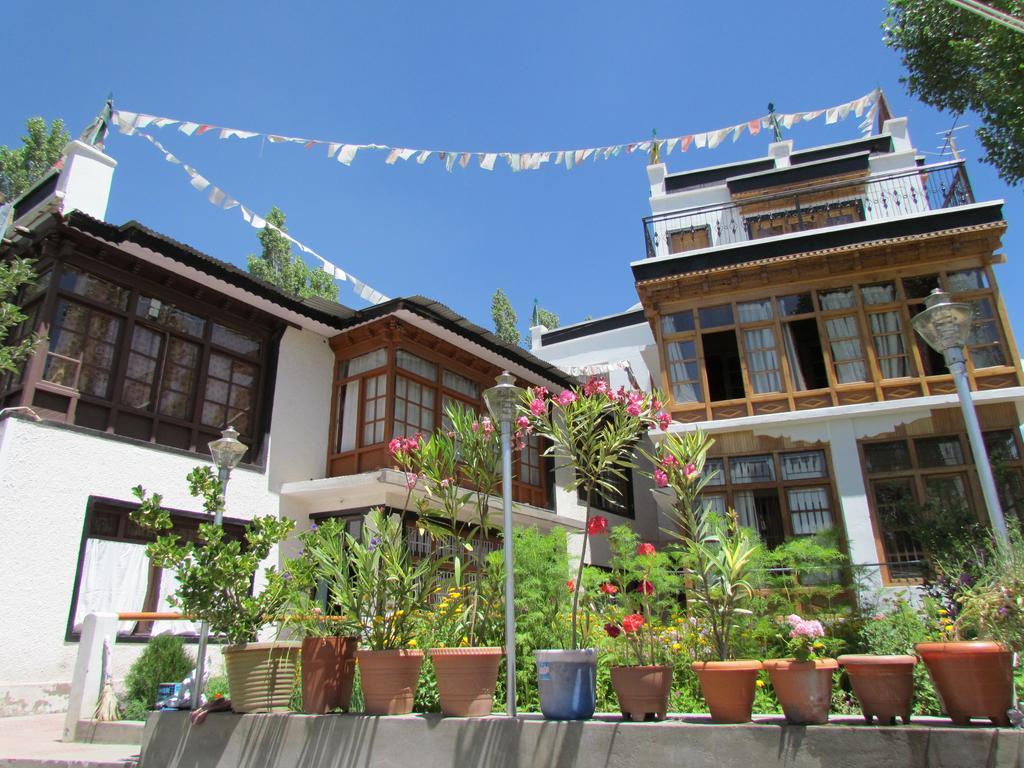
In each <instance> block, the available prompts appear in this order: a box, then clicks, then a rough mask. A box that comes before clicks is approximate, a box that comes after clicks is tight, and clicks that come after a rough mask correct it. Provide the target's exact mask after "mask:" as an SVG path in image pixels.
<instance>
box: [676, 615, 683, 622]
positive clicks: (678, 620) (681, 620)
mask: <svg viewBox="0 0 1024 768" xmlns="http://www.w3.org/2000/svg"><path fill="white" fill-rule="evenodd" d="M682 623H683V617H682V616H680V617H679V618H677V619H676V624H682Z"/></svg>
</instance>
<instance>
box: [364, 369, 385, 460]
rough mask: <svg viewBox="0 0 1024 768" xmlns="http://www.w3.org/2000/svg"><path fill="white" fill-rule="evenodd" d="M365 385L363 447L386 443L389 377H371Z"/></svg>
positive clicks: (365, 380)
mask: <svg viewBox="0 0 1024 768" xmlns="http://www.w3.org/2000/svg"><path fill="white" fill-rule="evenodd" d="M362 383H363V445H364V446H366V445H375V444H377V443H383V442H384V424H385V420H384V419H385V416H386V414H387V395H388V377H387V376H386V375H385V374H383V373H382V374H380V375H379V376H369V377H367V378H365V379H363V380H362Z"/></svg>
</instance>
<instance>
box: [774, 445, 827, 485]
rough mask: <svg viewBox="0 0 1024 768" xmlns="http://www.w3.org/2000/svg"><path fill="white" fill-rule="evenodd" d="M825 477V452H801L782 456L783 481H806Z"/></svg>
mask: <svg viewBox="0 0 1024 768" xmlns="http://www.w3.org/2000/svg"><path fill="white" fill-rule="evenodd" d="M811 477H825V453H824V451H801V452H800V453H785V454H783V455H782V479H783V480H806V479H807V478H811Z"/></svg>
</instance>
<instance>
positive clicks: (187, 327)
mask: <svg viewBox="0 0 1024 768" xmlns="http://www.w3.org/2000/svg"><path fill="white" fill-rule="evenodd" d="M135 314H137V315H138V316H139V317H145V318H147V319H149V320H152V321H153V322H155V323H159V324H160V325H163V326H165V327H167V328H170V329H172V330H175V331H180V332H181V333H187V334H189V335H190V336H199V337H202V335H203V333H204V332H205V331H206V321H205V320H203V318H201V317H199V316H197V315H193V314H191V313H189V312H186V311H185V310H183V309H178V308H177V307H175V306H174V305H173V304H165V303H164V302H162V301H160V299H153V298H150V297H149V296H139V301H138V304H137V305H136V307H135Z"/></svg>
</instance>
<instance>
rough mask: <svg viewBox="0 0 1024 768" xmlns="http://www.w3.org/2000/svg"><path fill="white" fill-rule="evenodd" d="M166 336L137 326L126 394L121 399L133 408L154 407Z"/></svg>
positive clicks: (133, 338)
mask: <svg viewBox="0 0 1024 768" xmlns="http://www.w3.org/2000/svg"><path fill="white" fill-rule="evenodd" d="M163 345H164V335H163V334H162V333H157V332H156V331H151V330H150V329H149V328H146V327H144V326H141V325H140V326H136V328H135V330H134V332H133V333H132V344H131V351H130V352H129V353H128V368H127V370H126V371H125V378H124V392H123V393H122V394H121V399H122V401H123V402H124V403H125V405H130V406H131V407H132V408H142V409H144V410H150V409H151V408H152V407H153V384H154V383H155V382H156V377H157V369H158V368H159V367H160V357H161V353H162V351H163Z"/></svg>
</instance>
